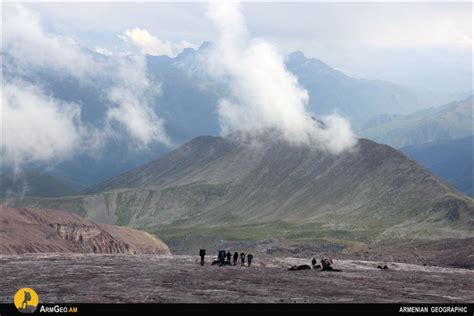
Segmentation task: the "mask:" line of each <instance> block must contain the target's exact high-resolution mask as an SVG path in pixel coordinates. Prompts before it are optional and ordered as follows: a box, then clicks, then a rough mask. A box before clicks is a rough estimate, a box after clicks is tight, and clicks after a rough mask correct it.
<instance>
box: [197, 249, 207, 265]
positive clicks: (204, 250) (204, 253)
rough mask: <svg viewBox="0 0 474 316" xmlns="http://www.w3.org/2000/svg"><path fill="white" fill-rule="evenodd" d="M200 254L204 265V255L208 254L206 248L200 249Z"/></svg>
mask: <svg viewBox="0 0 474 316" xmlns="http://www.w3.org/2000/svg"><path fill="white" fill-rule="evenodd" d="M199 256H200V257H201V265H202V266H203V265H204V257H205V256H206V249H200V250H199Z"/></svg>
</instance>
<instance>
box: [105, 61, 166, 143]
mask: <svg viewBox="0 0 474 316" xmlns="http://www.w3.org/2000/svg"><path fill="white" fill-rule="evenodd" d="M145 67H146V64H145V60H144V57H143V56H129V57H125V58H123V59H122V60H121V61H120V66H119V67H118V74H117V77H116V78H115V83H114V85H113V86H112V87H111V88H110V89H109V90H108V91H107V97H108V99H109V100H110V101H112V102H113V104H114V105H116V106H114V107H111V108H110V109H109V110H108V112H107V121H108V122H109V123H110V122H111V121H116V122H118V123H120V124H122V125H123V126H125V128H126V129H127V132H128V133H129V134H130V135H131V136H132V137H133V138H134V139H135V140H136V141H138V142H139V143H140V144H141V145H147V144H149V143H151V142H153V141H159V142H160V143H163V144H166V145H170V144H171V141H170V139H169V137H168V136H167V134H166V131H165V128H164V121H163V120H162V119H160V118H159V117H158V116H157V115H156V114H155V112H154V111H153V109H152V108H151V106H150V103H151V101H152V100H153V99H154V97H156V96H158V95H159V92H160V91H159V87H158V86H156V85H154V84H153V83H151V82H150V81H149V80H148V78H147V76H146V69H145Z"/></svg>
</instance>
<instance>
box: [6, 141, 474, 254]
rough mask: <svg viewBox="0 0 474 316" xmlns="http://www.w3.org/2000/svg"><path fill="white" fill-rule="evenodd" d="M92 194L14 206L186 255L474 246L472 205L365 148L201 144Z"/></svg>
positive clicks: (394, 157) (420, 172)
mask: <svg viewBox="0 0 474 316" xmlns="http://www.w3.org/2000/svg"><path fill="white" fill-rule="evenodd" d="M84 193H85V194H87V195H84V196H78V197H69V198H62V199H37V198H26V199H23V200H18V201H14V202H12V205H16V206H29V207H40V208H45V207H47V208H53V209H54V208H57V209H64V210H69V211H72V212H76V213H78V214H80V215H81V216H84V217H88V218H91V219H93V220H95V221H97V222H100V223H109V224H119V225H129V226H132V227H140V228H144V229H146V230H148V231H150V232H154V233H157V234H158V235H159V236H160V237H162V238H163V240H164V241H165V242H166V243H167V244H168V245H170V247H171V248H172V250H173V251H175V250H176V251H182V252H187V251H190V249H195V248H197V247H200V245H206V246H208V247H211V248H213V247H216V244H225V243H228V242H231V243H237V244H238V245H240V247H249V248H258V249H261V250H262V251H266V250H265V249H270V248H281V247H283V248H286V249H291V248H292V247H293V246H295V245H305V247H309V248H308V249H326V250H343V249H346V248H351V249H359V248H361V247H362V248H363V247H365V246H366V245H368V244H370V243H373V242H376V241H382V240H387V239H411V238H418V239H442V238H469V237H474V236H473V225H474V203H473V201H472V199H470V198H468V197H467V196H464V195H463V194H460V193H457V192H456V191H455V190H454V189H452V188H450V187H449V186H447V185H446V184H444V183H443V182H441V181H440V180H439V179H438V178H437V177H435V176H433V175H432V174H431V173H429V172H428V171H427V170H425V169H423V168H422V167H421V166H419V165H418V164H417V163H416V162H414V161H412V160H410V159H408V158H407V157H406V156H405V155H403V154H402V153H400V152H398V151H396V150H395V149H393V148H391V147H389V146H386V145H380V144H377V143H375V142H373V141H370V140H366V139H360V140H359V144H358V146H357V148H355V149H354V150H353V151H351V152H345V153H343V154H341V155H339V156H332V155H329V154H327V153H324V152H321V151H318V150H316V149H311V148H308V147H294V146H290V145H288V144H286V143H278V142H270V141H263V142H261V143H260V144H256V145H255V144H254V145H246V144H240V143H236V142H233V141H231V140H228V139H224V138H220V137H210V136H207V137H198V138H195V139H193V140H192V141H190V142H188V143H186V144H185V145H182V146H181V147H179V148H177V149H176V150H174V151H172V152H170V153H169V154H167V155H165V156H164V157H162V158H160V159H158V160H156V161H153V162H150V163H149V164H146V165H144V166H142V167H139V168H136V169H134V170H131V171H129V172H127V173H124V174H122V175H119V176H117V177H115V178H112V179H110V180H109V181H106V182H103V183H101V184H99V185H97V186H95V187H92V188H90V189H88V190H87V191H85V192H84ZM192 251H194V250H192Z"/></svg>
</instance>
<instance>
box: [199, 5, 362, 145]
mask: <svg viewBox="0 0 474 316" xmlns="http://www.w3.org/2000/svg"><path fill="white" fill-rule="evenodd" d="M207 15H208V17H209V19H210V20H211V21H212V22H213V23H214V25H215V29H216V30H218V32H219V36H218V41H217V43H216V45H215V47H214V49H213V50H211V51H210V53H209V56H208V60H207V61H206V62H207V68H208V70H209V73H210V74H211V76H212V77H214V78H216V79H217V80H221V81H222V82H226V83H227V85H228V94H227V95H226V96H225V97H223V98H221V99H220V100H219V101H218V108H217V111H218V118H219V124H220V128H221V134H222V135H223V136H227V137H228V136H230V135H237V136H238V137H239V138H242V139H253V138H259V137H261V136H263V135H268V134H269V133H270V134H271V135H272V136H273V137H276V138H277V139H279V140H284V141H286V142H288V143H290V144H295V145H308V146H313V147H317V148H318V149H322V150H326V151H328V152H330V153H333V154H338V153H340V152H342V151H344V150H346V149H349V148H351V147H352V146H354V145H355V144H356V142H357V140H356V137H355V136H354V134H353V132H352V130H351V127H350V123H349V121H347V120H346V119H344V118H342V117H341V116H339V115H337V114H333V115H330V116H326V117H321V118H319V120H320V123H318V121H317V120H315V118H314V115H313V113H311V112H309V111H308V110H307V104H308V101H309V96H308V92H307V91H306V90H305V89H304V88H303V87H302V86H301V85H300V84H299V83H298V80H297V78H296V77H295V76H294V75H293V74H291V73H290V72H289V71H287V69H286V68H285V64H284V57H283V55H282V54H281V53H280V52H279V51H278V49H277V47H276V46H275V45H274V44H272V43H270V42H268V41H266V40H265V39H262V38H251V37H250V36H249V32H248V30H247V27H246V24H245V19H244V17H243V15H242V13H241V11H240V5H239V4H238V3H210V4H209V8H208V12H207Z"/></svg>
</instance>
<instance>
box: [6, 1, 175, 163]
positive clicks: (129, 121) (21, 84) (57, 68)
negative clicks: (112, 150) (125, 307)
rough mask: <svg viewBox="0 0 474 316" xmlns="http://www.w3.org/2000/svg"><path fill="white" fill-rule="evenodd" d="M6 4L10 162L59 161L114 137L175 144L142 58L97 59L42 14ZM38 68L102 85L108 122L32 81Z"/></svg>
mask: <svg viewBox="0 0 474 316" xmlns="http://www.w3.org/2000/svg"><path fill="white" fill-rule="evenodd" d="M5 7H6V8H5V11H4V15H3V17H4V25H3V43H4V45H3V48H2V57H3V58H4V60H5V58H8V63H6V66H7V67H8V75H6V74H5V72H4V73H3V77H2V80H3V82H4V94H3V100H2V102H3V104H2V106H3V113H2V119H1V121H0V124H1V125H0V128H1V129H2V131H3V135H2V136H3V142H2V151H3V152H4V153H5V157H4V162H5V163H8V164H12V165H21V164H23V163H28V162H34V161H41V162H47V161H50V160H54V161H59V160H62V159H68V158H69V157H71V154H72V153H84V152H87V153H89V154H91V155H95V154H96V153H97V151H99V150H101V149H102V148H103V146H104V145H105V144H106V143H107V141H108V140H109V139H110V138H112V137H124V138H125V139H126V140H127V141H129V144H132V145H138V146H147V145H148V144H150V143H152V142H161V143H163V144H165V145H168V144H170V143H171V142H170V140H169V138H168V136H167V134H166V131H165V129H164V121H163V120H162V119H161V118H160V117H158V115H157V114H156V113H155V112H154V110H153V107H152V104H153V103H152V102H154V101H155V100H156V97H157V96H158V95H159V85H158V84H157V83H153V82H151V81H150V80H148V78H147V74H146V68H145V59H144V56H137V57H127V56H113V57H109V58H94V54H92V53H91V52H89V51H87V50H84V49H82V47H81V46H80V45H79V44H78V43H76V42H75V41H73V40H72V39H70V38H67V37H61V36H57V35H55V34H51V33H48V32H46V31H44V28H43V26H42V24H41V20H40V17H39V16H37V15H36V14H35V13H34V12H32V11H31V10H29V9H27V8H26V7H24V6H22V5H17V4H15V5H12V4H10V5H7V6H5ZM101 53H102V54H107V51H104V50H101ZM41 72H44V73H48V74H49V73H51V74H52V72H55V73H54V74H53V76H55V75H59V76H62V77H68V78H74V79H76V80H77V84H79V85H89V86H91V85H96V84H98V83H99V84H100V85H101V86H100V89H101V93H102V94H103V95H101V98H102V100H103V102H104V106H107V111H106V113H105V117H103V120H102V122H103V124H102V125H97V126H92V125H90V124H88V123H87V122H84V121H81V115H80V113H81V106H82V105H83V104H82V103H78V104H74V103H67V102H64V101H62V100H60V99H57V98H55V97H54V96H53V95H52V94H48V93H47V92H46V90H45V89H44V88H43V87H42V86H41V85H39V84H38V83H34V82H36V80H35V79H34V78H36V76H37V74H38V73H41ZM25 78H28V79H25ZM30 79H31V80H30ZM26 81H28V82H29V83H27V82H26ZM115 123H118V124H115ZM99 124H100V123H99ZM120 125H121V126H123V127H124V129H120V128H118V126H120ZM123 131H125V133H123Z"/></svg>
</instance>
